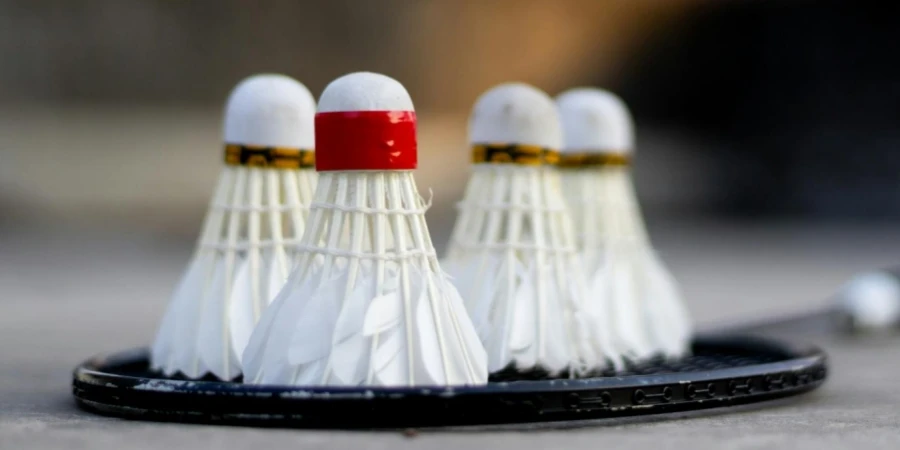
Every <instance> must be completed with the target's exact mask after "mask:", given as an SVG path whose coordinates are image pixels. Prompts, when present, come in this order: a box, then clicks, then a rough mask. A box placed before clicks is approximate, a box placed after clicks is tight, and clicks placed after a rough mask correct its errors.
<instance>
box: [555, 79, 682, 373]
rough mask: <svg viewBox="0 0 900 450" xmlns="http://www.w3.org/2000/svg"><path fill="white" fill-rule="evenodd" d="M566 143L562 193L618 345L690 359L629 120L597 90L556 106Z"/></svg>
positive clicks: (638, 353)
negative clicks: (634, 166)
mask: <svg viewBox="0 0 900 450" xmlns="http://www.w3.org/2000/svg"><path fill="white" fill-rule="evenodd" d="M557 105H558V107H559V111H560V116H561V117H562V123H563V129H564V131H565V136H566V143H565V146H564V149H563V152H562V154H561V156H560V167H561V174H562V181H563V190H564V192H565V197H566V200H567V202H568V204H569V206H570V209H571V211H572V215H573V218H574V222H575V229H576V234H577V242H578V246H579V248H581V254H582V257H583V260H584V264H585V266H586V268H587V271H588V274H589V282H590V288H591V292H592V294H593V295H594V296H595V297H596V298H599V299H602V300H603V301H604V302H605V303H606V304H607V307H606V308H604V309H603V311H602V313H603V314H606V313H607V312H608V313H609V314H611V316H612V318H613V324H614V327H615V330H616V333H615V336H616V339H617V342H616V345H617V347H618V348H621V349H623V350H624V351H625V352H626V355H627V356H629V357H631V358H633V359H637V360H641V359H646V358H649V357H651V356H653V355H655V354H664V355H666V356H669V357H677V356H681V355H683V354H685V353H687V352H688V351H689V346H690V339H691V321H690V317H689V314H688V312H687V310H686V308H685V306H684V303H683V300H682V298H681V295H680V293H679V290H678V286H677V285H676V283H675V280H674V279H673V278H672V276H671V274H670V273H669V271H668V270H667V269H666V268H665V266H664V265H663V264H662V262H661V261H660V259H659V257H658V256H657V254H656V253H655V252H654V251H653V248H652V246H651V244H650V241H649V238H648V235H647V231H646V227H645V225H644V222H643V218H642V217H641V212H640V209H639V206H638V201H637V197H636V195H635V192H634V185H633V182H632V178H631V171H630V167H629V161H630V156H631V153H632V148H633V140H634V139H633V128H632V123H631V117H630V115H629V114H628V110H627V109H626V107H625V105H624V103H622V101H621V100H620V99H619V98H618V97H616V96H614V95H613V94H610V93H608V92H606V91H602V90H599V89H587V88H584V89H573V90H571V91H568V92H565V93H563V94H561V95H560V96H559V97H558V99H557Z"/></svg>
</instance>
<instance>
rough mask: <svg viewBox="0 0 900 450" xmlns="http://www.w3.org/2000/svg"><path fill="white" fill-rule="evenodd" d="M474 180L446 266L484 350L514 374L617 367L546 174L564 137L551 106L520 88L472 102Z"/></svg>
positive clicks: (500, 89)
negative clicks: (589, 305) (591, 309)
mask: <svg viewBox="0 0 900 450" xmlns="http://www.w3.org/2000/svg"><path fill="white" fill-rule="evenodd" d="M469 140H470V143H471V145H472V148H473V150H472V151H473V163H474V164H473V173H472V176H471V178H470V179H469V182H468V185H467V187H466V192H465V197H464V199H463V200H462V202H461V203H460V204H459V205H458V206H459V215H458V217H457V219H456V223H455V225H454V229H453V234H452V236H451V240H450V243H449V245H448V254H447V258H446V260H445V261H444V265H445V267H446V268H447V271H448V273H450V274H451V275H452V276H453V277H454V280H455V283H456V285H457V287H458V288H459V289H460V292H461V293H462V296H463V298H464V299H465V301H466V307H467V308H468V310H469V313H470V315H471V316H472V318H473V321H474V322H475V326H476V328H477V329H478V333H479V336H480V337H481V338H482V340H483V341H484V343H485V347H486V349H487V352H488V360H489V369H490V371H491V372H496V371H498V370H503V369H505V368H507V367H513V368H515V369H516V370H531V369H541V370H546V371H548V372H550V373H552V374H559V373H561V372H564V371H568V372H569V375H570V376H577V375H581V374H583V373H585V372H586V371H589V370H593V369H600V368H603V367H605V365H606V364H607V363H608V362H613V363H614V364H618V363H619V362H620V361H621V359H620V357H619V354H618V352H617V351H616V350H615V349H614V348H613V347H612V345H611V338H610V337H609V336H608V327H607V326H602V325H599V323H597V322H593V321H591V320H590V317H589V315H588V314H587V313H586V305H585V303H586V302H587V301H589V299H588V298H587V286H586V282H585V277H584V272H582V268H581V266H580V261H579V260H578V255H577V252H576V251H575V247H574V246H575V240H574V234H573V231H572V223H571V219H570V218H569V213H568V211H567V209H566V207H565V203H564V200H563V196H562V191H561V188H560V185H559V173H558V170H557V169H556V168H555V166H553V163H555V160H556V158H558V156H559V153H558V149H559V148H560V146H561V145H562V130H561V128H560V122H559V116H558V114H557V112H556V108H555V106H554V104H553V100H552V99H551V98H550V97H548V96H547V94H545V93H543V92H541V91H540V90H538V89H536V88H534V87H532V86H529V85H526V84H520V83H509V84H504V85H500V86H497V87H495V88H493V89H491V90H489V91H487V92H486V93H484V94H483V95H482V96H481V97H480V98H479V99H478V101H477V102H476V104H475V107H474V109H473V111H472V115H471V117H470V122H469Z"/></svg>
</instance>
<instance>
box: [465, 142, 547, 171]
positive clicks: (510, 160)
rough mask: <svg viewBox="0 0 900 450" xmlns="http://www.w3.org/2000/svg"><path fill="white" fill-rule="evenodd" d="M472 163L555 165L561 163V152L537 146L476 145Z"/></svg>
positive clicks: (473, 150) (473, 148) (473, 149)
mask: <svg viewBox="0 0 900 450" xmlns="http://www.w3.org/2000/svg"><path fill="white" fill-rule="evenodd" d="M472 162H473V163H475V164H480V163H491V164H520V165H523V166H540V165H543V164H550V165H553V164H557V163H558V162H559V151H558V150H553V149H550V148H546V147H539V146H537V145H521V144H475V145H473V146H472Z"/></svg>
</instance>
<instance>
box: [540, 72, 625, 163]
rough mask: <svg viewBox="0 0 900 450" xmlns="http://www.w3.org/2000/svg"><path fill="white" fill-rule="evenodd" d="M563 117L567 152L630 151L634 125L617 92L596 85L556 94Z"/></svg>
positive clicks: (614, 152) (564, 147) (608, 152)
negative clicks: (598, 87) (595, 86)
mask: <svg viewBox="0 0 900 450" xmlns="http://www.w3.org/2000/svg"><path fill="white" fill-rule="evenodd" d="M556 105H557V108H558V109H559V115H560V118H561V120H562V127H563V132H564V135H565V144H564V145H563V148H562V150H563V151H564V152H596V153H606V154H630V153H631V152H632V151H633V148H634V125H633V122H632V120H631V114H630V113H629V112H628V107H627V106H625V102H623V101H622V99H620V98H619V97H618V96H617V95H615V94H613V93H612V92H609V91H605V90H603V89H597V88H575V89H570V90H568V91H565V92H563V93H562V94H560V95H559V96H557V97H556Z"/></svg>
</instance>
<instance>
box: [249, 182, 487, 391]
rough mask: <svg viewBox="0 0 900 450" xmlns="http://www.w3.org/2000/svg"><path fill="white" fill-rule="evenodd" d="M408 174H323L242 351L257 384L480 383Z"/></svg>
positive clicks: (482, 369) (476, 353) (480, 352)
mask: <svg viewBox="0 0 900 450" xmlns="http://www.w3.org/2000/svg"><path fill="white" fill-rule="evenodd" d="M426 207H427V205H426V204H425V202H424V201H423V200H422V198H421V197H420V196H419V193H418V192H417V190H416V186H415V183H414V180H413V177H412V173H411V172H357V173H346V172H324V173H322V174H320V179H319V184H318V187H317V189H316V194H315V201H314V203H313V205H312V207H311V210H310V216H309V226H308V228H307V231H306V233H305V234H304V235H303V239H302V248H303V252H302V254H301V255H300V256H299V258H298V262H297V265H296V266H295V268H294V271H293V273H292V274H291V277H290V280H289V281H288V283H287V285H286V286H285V288H284V289H283V290H282V292H281V293H280V294H279V295H278V297H277V298H276V300H275V302H274V303H273V304H272V306H271V307H270V308H269V309H267V310H266V311H265V313H264V314H263V317H262V320H261V321H260V323H259V324H258V326H257V327H256V329H255V330H254V332H253V336H252V337H251V339H250V344H249V345H248V346H247V349H246V351H245V352H244V354H243V368H244V380H245V382H249V383H259V384H289V385H333V386H361V385H363V386H448V385H480V384H485V383H486V382H487V357H486V354H485V351H484V348H483V346H482V344H481V342H480V341H479V340H478V336H477V334H476V332H475V328H474V326H473V325H472V323H471V321H470V319H469V317H468V315H467V314H466V310H465V306H464V305H463V302H462V299H461V298H460V296H459V293H458V292H457V290H456V289H455V288H454V287H453V285H452V284H450V283H449V282H448V280H447V278H446V276H445V275H444V273H443V272H442V271H441V269H440V266H439V265H438V261H437V258H436V257H435V253H434V247H433V245H432V241H431V237H430V235H429V233H428V227H427V226H426V224H425V216H424V213H425V210H426Z"/></svg>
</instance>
